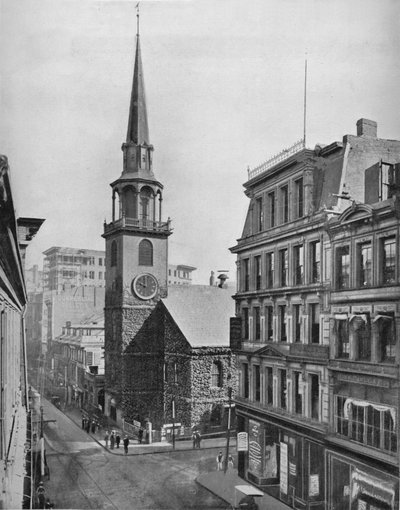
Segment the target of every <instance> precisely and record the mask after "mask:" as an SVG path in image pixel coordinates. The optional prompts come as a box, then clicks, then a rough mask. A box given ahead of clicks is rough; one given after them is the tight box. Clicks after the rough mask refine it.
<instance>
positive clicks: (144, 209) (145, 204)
mask: <svg viewBox="0 0 400 510" xmlns="http://www.w3.org/2000/svg"><path fill="white" fill-rule="evenodd" d="M149 213H150V191H149V190H148V189H143V190H142V191H141V192H140V216H141V219H142V220H148V219H149Z"/></svg>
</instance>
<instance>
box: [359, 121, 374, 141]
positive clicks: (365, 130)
mask: <svg viewBox="0 0 400 510" xmlns="http://www.w3.org/2000/svg"><path fill="white" fill-rule="evenodd" d="M377 127H378V124H377V123H376V122H375V121H374V120H369V119H360V120H358V121H357V136H371V137H373V138H377V131H378V130H377Z"/></svg>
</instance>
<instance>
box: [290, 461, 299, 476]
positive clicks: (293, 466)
mask: <svg viewBox="0 0 400 510" xmlns="http://www.w3.org/2000/svg"><path fill="white" fill-rule="evenodd" d="M289 474H290V475H291V476H296V475H297V466H296V464H294V463H293V462H289Z"/></svg>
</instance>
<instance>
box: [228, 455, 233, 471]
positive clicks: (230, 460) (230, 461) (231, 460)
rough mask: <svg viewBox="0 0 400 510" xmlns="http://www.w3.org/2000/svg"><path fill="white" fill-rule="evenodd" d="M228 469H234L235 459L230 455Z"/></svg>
mask: <svg viewBox="0 0 400 510" xmlns="http://www.w3.org/2000/svg"><path fill="white" fill-rule="evenodd" d="M228 467H230V468H233V457H232V455H231V454H229V455H228Z"/></svg>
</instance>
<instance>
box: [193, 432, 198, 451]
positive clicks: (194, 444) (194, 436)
mask: <svg viewBox="0 0 400 510" xmlns="http://www.w3.org/2000/svg"><path fill="white" fill-rule="evenodd" d="M192 440H193V450H194V449H195V448H196V445H197V437H196V431H195V430H194V431H193V434H192Z"/></svg>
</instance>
